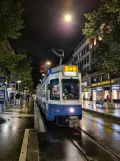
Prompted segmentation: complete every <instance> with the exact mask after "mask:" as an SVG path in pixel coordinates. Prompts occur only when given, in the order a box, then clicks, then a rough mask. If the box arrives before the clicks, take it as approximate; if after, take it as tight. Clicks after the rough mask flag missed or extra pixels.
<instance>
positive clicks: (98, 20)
mask: <svg viewBox="0 0 120 161" xmlns="http://www.w3.org/2000/svg"><path fill="white" fill-rule="evenodd" d="M85 17H86V19H87V22H86V23H85V27H84V29H83V34H84V35H85V37H86V38H88V39H91V38H93V37H94V36H99V37H101V38H102V41H101V42H99V47H98V53H96V55H97V59H96V60H97V62H98V64H99V70H101V71H103V72H106V73H109V80H110V88H111V89H112V86H111V73H112V72H113V71H119V70H120V32H119V29H120V1H119V0H103V4H102V5H101V6H100V7H99V9H98V10H97V11H93V12H92V13H88V14H85ZM99 62H100V63H99ZM110 91H111V92H112V90H110ZM111 92H110V95H111V96H112V93H111ZM111 101H112V99H111Z"/></svg>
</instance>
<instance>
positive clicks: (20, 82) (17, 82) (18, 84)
mask: <svg viewBox="0 0 120 161" xmlns="http://www.w3.org/2000/svg"><path fill="white" fill-rule="evenodd" d="M17 83H18V91H19V84H20V83H21V81H20V80H18V81H17Z"/></svg>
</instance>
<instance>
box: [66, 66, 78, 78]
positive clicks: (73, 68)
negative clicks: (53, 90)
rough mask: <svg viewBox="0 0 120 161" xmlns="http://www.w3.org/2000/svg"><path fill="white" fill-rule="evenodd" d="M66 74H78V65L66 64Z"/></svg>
mask: <svg viewBox="0 0 120 161" xmlns="http://www.w3.org/2000/svg"><path fill="white" fill-rule="evenodd" d="M64 75H65V76H77V66H70V65H69V66H64Z"/></svg>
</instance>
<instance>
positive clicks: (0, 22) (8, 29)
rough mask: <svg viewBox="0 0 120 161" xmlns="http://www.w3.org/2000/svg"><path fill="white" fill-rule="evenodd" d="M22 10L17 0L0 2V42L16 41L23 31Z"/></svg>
mask: <svg viewBox="0 0 120 161" xmlns="http://www.w3.org/2000/svg"><path fill="white" fill-rule="evenodd" d="M22 12H23V9H22V8H21V3H20V2H19V1H18V0H0V40H1V41H2V40H6V39H7V38H12V39H17V38H18V37H19V36H20V35H21V32H20V31H21V29H23V20H22V18H21V15H22Z"/></svg>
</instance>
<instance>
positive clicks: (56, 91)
mask: <svg viewBox="0 0 120 161" xmlns="http://www.w3.org/2000/svg"><path fill="white" fill-rule="evenodd" d="M50 86H51V89H50V99H51V100H60V87H59V79H52V80H51V81H50Z"/></svg>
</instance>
